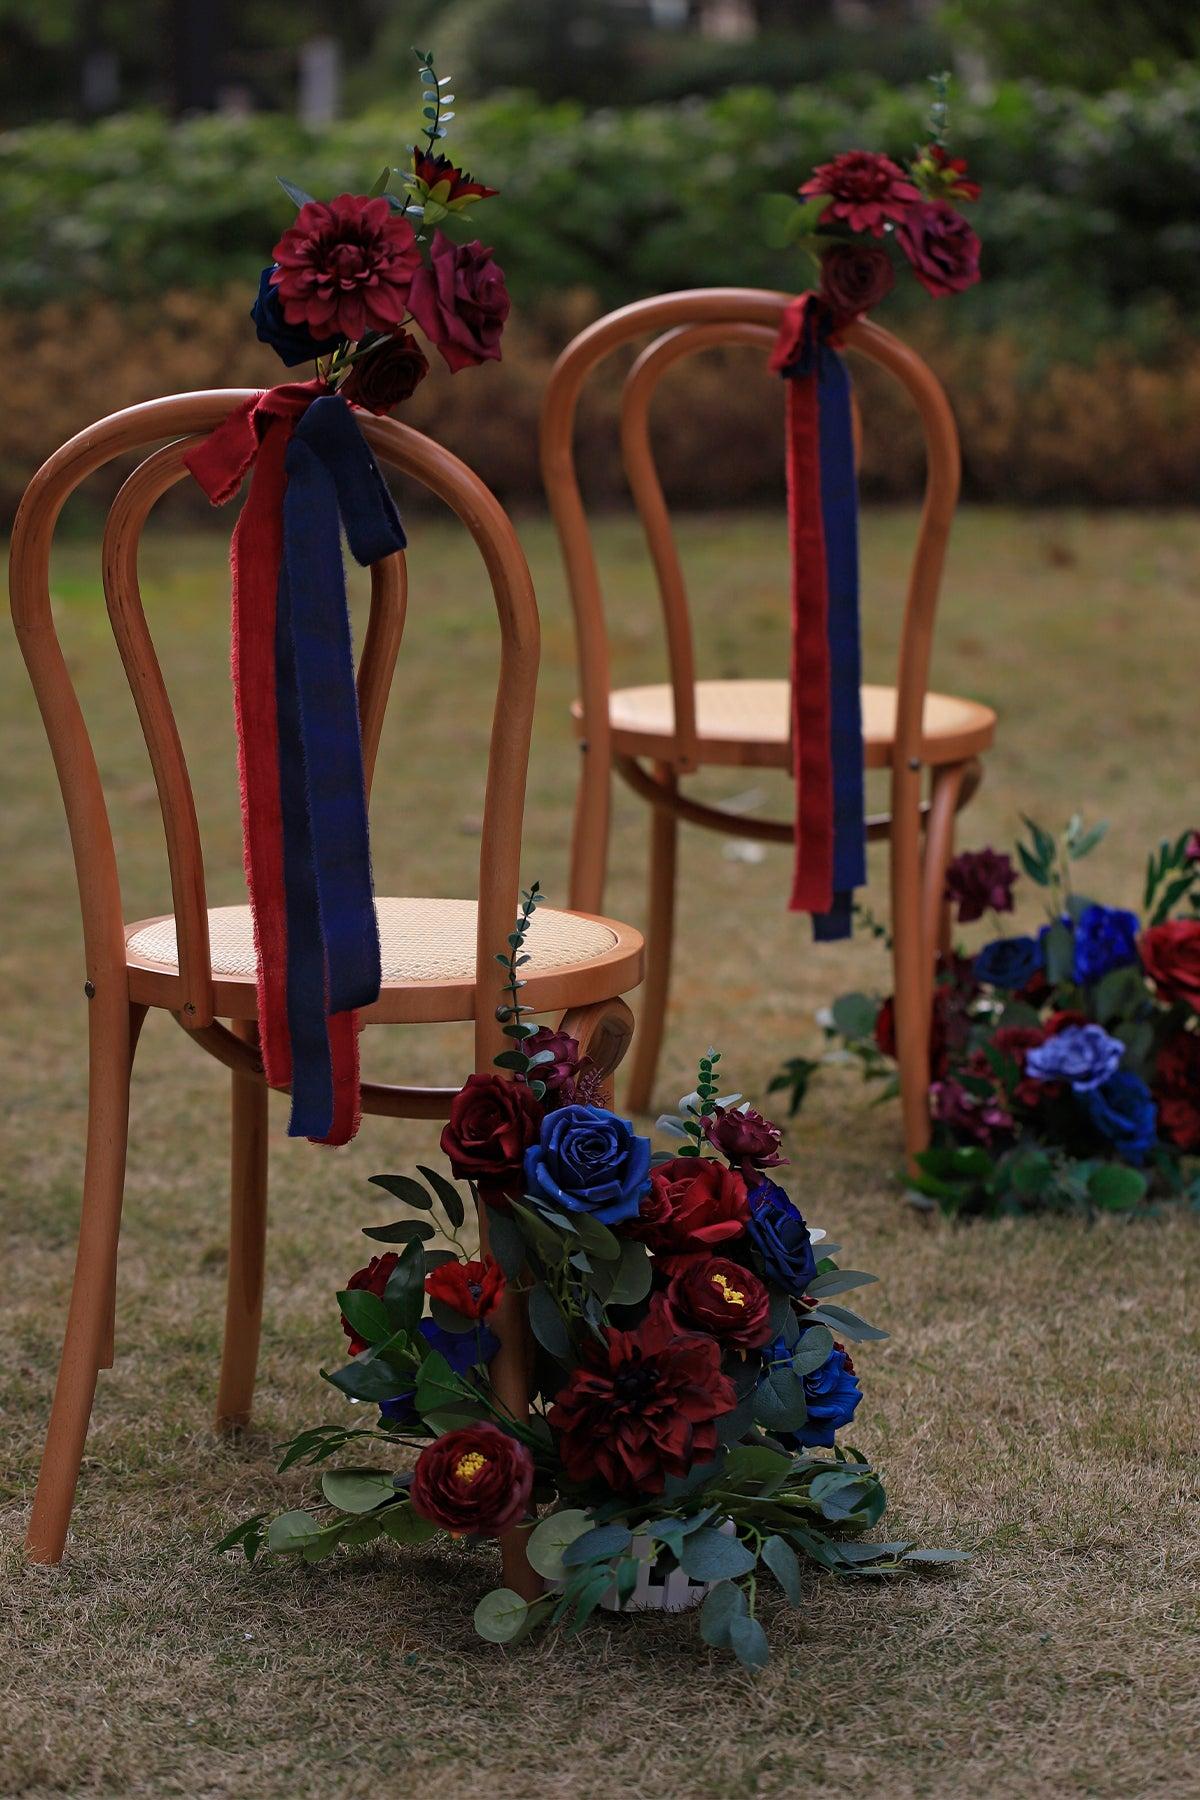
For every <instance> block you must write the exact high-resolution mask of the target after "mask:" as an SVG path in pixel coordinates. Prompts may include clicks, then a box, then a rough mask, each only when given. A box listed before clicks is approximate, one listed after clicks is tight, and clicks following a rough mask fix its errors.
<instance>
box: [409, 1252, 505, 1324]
mask: <svg viewBox="0 0 1200 1800" xmlns="http://www.w3.org/2000/svg"><path fill="white" fill-rule="evenodd" d="M505 1285H506V1284H505V1280H504V1271H503V1269H501V1267H500V1265H499V1263H497V1262H493V1260H492V1258H491V1257H490V1256H488V1257H485V1258H484V1260H483V1261H482V1262H465V1263H461V1262H446V1263H439V1264H438V1266H437V1268H436V1269H431V1270H430V1271H429V1273H428V1275H427V1276H426V1277H425V1292H426V1293H427V1294H428V1295H429V1297H430V1299H431V1300H441V1301H443V1302H444V1304H445V1305H446V1306H452V1307H453V1308H454V1310H455V1312H456V1313H461V1314H462V1316H463V1318H464V1319H486V1318H487V1316H488V1314H489V1313H492V1312H495V1310H496V1308H497V1307H498V1306H499V1304H500V1301H501V1299H502V1298H503V1295H504V1289H505Z"/></svg>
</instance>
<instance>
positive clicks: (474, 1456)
mask: <svg viewBox="0 0 1200 1800" xmlns="http://www.w3.org/2000/svg"><path fill="white" fill-rule="evenodd" d="M487 1462H488V1459H487V1457H486V1456H484V1455H483V1454H482V1453H481V1452H480V1451H478V1450H468V1451H467V1454H466V1455H465V1456H460V1457H459V1459H458V1461H457V1462H456V1463H455V1465H454V1473H455V1474H456V1475H457V1477H458V1479H459V1480H460V1481H474V1479H475V1477H476V1476H477V1475H480V1474H482V1472H483V1471H484V1469H486V1468H487Z"/></svg>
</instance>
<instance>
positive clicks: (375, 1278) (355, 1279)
mask: <svg viewBox="0 0 1200 1800" xmlns="http://www.w3.org/2000/svg"><path fill="white" fill-rule="evenodd" d="M399 1261H400V1257H399V1254H398V1253H397V1252H396V1251H395V1250H389V1251H387V1252H386V1254H385V1255H383V1256H373V1257H372V1258H371V1260H370V1262H369V1263H368V1264H367V1266H366V1268H365V1269H355V1271H354V1273H353V1275H352V1276H351V1277H350V1279H349V1281H348V1282H347V1283H346V1287H347V1288H353V1289H354V1290H356V1291H357V1290H358V1289H360V1288H362V1289H365V1290H366V1292H367V1293H368V1294H378V1295H379V1298H380V1299H381V1300H382V1299H383V1290H384V1288H385V1287H386V1286H387V1284H388V1282H389V1280H390V1279H391V1274H392V1270H393V1269H394V1268H395V1266H396V1264H397V1263H398V1262H399ZM342 1330H343V1331H344V1332H345V1334H346V1336H347V1337H348V1338H349V1339H350V1354H351V1356H358V1355H359V1354H360V1352H361V1351H363V1350H365V1349H366V1347H367V1346H366V1344H365V1343H364V1341H363V1339H362V1338H360V1337H359V1336H358V1335H357V1334H356V1333H355V1330H354V1327H353V1325H351V1323H350V1321H349V1319H348V1318H347V1317H346V1315H345V1313H343V1314H342Z"/></svg>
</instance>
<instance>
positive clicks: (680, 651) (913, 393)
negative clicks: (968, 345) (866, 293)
mask: <svg viewBox="0 0 1200 1800" xmlns="http://www.w3.org/2000/svg"><path fill="white" fill-rule="evenodd" d="M791 299H792V296H791V295H789V294H783V293H770V292H767V291H765V290H762V289H757V288H695V289H691V290H687V291H684V292H682V293H677V294H660V295H657V296H656V297H655V298H653V299H650V300H637V301H634V303H633V304H632V305H630V306H624V307H621V308H620V310H619V311H617V312H613V313H609V314H608V315H607V317H605V318H603V319H598V320H597V321H596V322H595V324H593V325H590V326H588V327H587V329H586V330H585V331H582V332H580V334H579V336H578V337H576V338H575V339H574V341H573V342H572V343H570V344H569V345H568V346H567V348H566V349H565V350H564V351H563V353H562V355H561V356H560V357H559V359H558V362H557V363H556V365H555V367H554V370H553V373H552V374H551V377H550V383H549V387H548V389H547V393H546V400H545V405H544V408H543V412H542V426H541V455H542V477H543V481H544V483H545V487H546V493H547V497H548V499H549V502H550V508H551V511H552V513H553V515H554V521H555V525H556V527H557V530H558V535H559V541H560V544H561V546H562V553H563V559H564V562H565V565H566V571H567V582H568V586H569V588H570V593H571V603H572V607H573V609H574V614H575V631H576V642H577V646H578V655H579V670H580V684H581V702H582V709H583V726H582V729H583V737H584V740H585V742H586V743H587V745H588V748H589V754H590V753H596V754H598V755H599V756H600V757H601V758H602V759H605V758H607V755H608V752H609V750H610V727H609V690H610V687H611V668H610V657H609V644H608V634H607V631H606V628H605V621H604V609H603V601H602V594H601V586H600V579H599V575H598V572H597V567H596V559H595V553H594V550H593V548H592V541H591V535H590V533H589V530H588V523H587V515H586V512H585V509H584V505H583V499H582V496H581V494H580V489H579V480H578V476H577V473H576V466H575V454H574V428H575V417H576V411H577V407H578V402H579V396H580V392H581V390H582V388H583V384H584V382H585V381H586V379H587V377H588V376H589V375H590V374H591V372H592V371H593V370H594V369H595V368H597V366H598V365H599V364H600V363H601V362H603V361H604V359H605V358H606V357H608V356H611V355H612V354H614V352H616V351H618V350H620V349H622V348H623V347H624V346H625V345H626V344H628V343H629V342H630V341H631V340H633V339H635V338H643V337H645V336H646V335H647V334H648V333H651V332H653V333H655V334H657V335H655V337H654V339H653V341H652V342H651V343H650V344H648V345H647V346H646V348H645V349H643V350H642V352H641V354H640V355H639V356H638V357H637V360H636V361H635V362H634V364H633V366H632V368H631V369H630V370H629V373H628V375H627V376H626V379H625V384H624V388H623V390H622V394H621V410H620V431H621V454H622V460H623V463H624V467H625V473H626V476H627V479H628V481H629V485H630V489H631V491H632V493H633V498H634V501H635V504H636V506H637V509H638V513H639V515H640V517H641V521H642V526H643V529H644V531H645V535H646V542H647V545H648V548H649V552H650V557H651V560H652V562H653V565H654V570H655V575H656V578H657V584H658V591H659V596H660V600H661V604H662V613H663V624H664V628H665V633H666V645H667V658H668V666H669V671H670V683H671V689H672V693H673V697H674V744H673V755H672V759H671V760H672V762H673V766H674V768H675V769H676V771H677V772H678V773H681V774H683V773H686V772H688V771H689V770H692V769H694V768H695V767H696V766H697V755H696V697H695V685H696V663H695V649H694V644H693V639H692V627H691V618H690V614H689V610H688V600H687V588H686V585H685V582H684V577H683V570H682V567H681V564H680V560H679V554H678V550H677V548H676V545H675V539H674V535H673V533H672V530H671V522H670V515H669V513H668V510H667V504H666V500H665V498H664V495H663V490H662V484H661V482H660V480H659V477H658V471H657V468H656V466H655V461H654V452H653V448H652V444H651V437H650V403H651V401H652V399H653V396H654V392H655V389H656V388H657V386H658V383H659V381H660V380H661V379H662V377H663V375H664V374H665V373H666V371H667V370H668V369H669V368H671V367H672V365H673V364H675V363H676V362H678V361H679V360H680V359H681V358H682V357H687V356H692V355H694V354H696V353H697V352H699V351H702V350H710V349H713V348H715V347H716V346H718V345H729V344H741V345H748V346H750V347H751V348H755V349H759V350H761V351H762V352H763V354H764V357H765V356H766V355H767V354H768V353H769V352H770V350H771V348H772V346H773V345H774V342H775V338H776V334H777V332H778V330H779V325H780V322H781V320H782V317H783V313H784V310H785V308H786V307H787V306H788V305H789V303H790V301H791ZM843 335H844V342H845V347H846V349H847V350H848V351H849V352H850V353H851V355H852V356H861V357H863V358H865V359H866V360H867V361H869V362H873V363H876V364H878V365H879V367H880V368H882V369H885V370H886V371H887V372H888V374H889V375H891V376H893V377H894V378H895V380H897V381H898V382H899V383H900V385H901V387H902V388H904V390H905V391H906V393H907V394H908V396H909V398H910V399H911V401H912V402H913V405H914V406H915V407H916V410H917V413H918V415H919V418H920V422H921V427H922V432H923V435H924V442H925V455H926V478H925V499H924V505H923V508H922V511H921V521H920V525H919V527H918V530H917V538H916V545H915V548H914V552H913V559H912V564H911V568H910V573H909V582H908V594H907V599H906V603H905V608H904V617H903V623H902V627H901V633H900V656H899V669H898V674H897V683H896V686H897V690H898V691H897V716H896V737H895V744H894V747H893V770H894V771H895V770H899V771H904V772H912V770H913V766H914V763H915V764H916V765H917V766H919V758H920V753H921V724H922V716H923V712H924V703H925V693H926V690H927V688H928V684H929V661H930V653H931V647H932V639H933V625H934V616H935V613H936V610H937V601H938V592H939V588H940V585H941V576H942V564H943V560H944V557H945V549H946V540H947V538H948V536H949V532H950V526H951V522H952V520H953V517H954V508H955V505H956V503H957V500H958V487H959V450H958V433H957V431H956V429H955V425H954V418H953V415H952V413H951V411H950V407H949V404H948V402H947V400H946V396H945V393H944V392H943V390H942V387H941V385H940V383H939V382H938V380H937V378H936V377H935V376H934V374H933V372H932V371H931V370H930V369H929V368H928V366H927V365H926V364H925V363H924V362H923V361H922V360H921V358H920V357H919V356H918V355H917V354H916V353H915V351H913V350H910V349H909V348H908V346H907V345H906V344H904V343H902V342H901V340H900V339H899V338H897V337H894V336H893V335H892V333H891V332H890V331H884V330H883V329H882V328H881V327H880V326H878V325H873V324H871V323H869V322H867V321H861V322H860V323H858V324H855V325H851V326H849V327H848V328H847V329H846V331H845V332H844V334H843ZM857 425H858V419H857V412H856V415H855V426H856V432H855V441H856V446H857V441H858V431H857ZM781 429H782V427H781Z"/></svg>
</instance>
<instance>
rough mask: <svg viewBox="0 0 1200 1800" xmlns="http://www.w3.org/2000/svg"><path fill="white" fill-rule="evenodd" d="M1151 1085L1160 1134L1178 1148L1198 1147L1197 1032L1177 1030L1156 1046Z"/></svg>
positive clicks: (1199, 1069)
mask: <svg viewBox="0 0 1200 1800" xmlns="http://www.w3.org/2000/svg"><path fill="white" fill-rule="evenodd" d="M1151 1085H1152V1087H1153V1089H1154V1097H1155V1099H1156V1100H1157V1101H1158V1124H1159V1130H1160V1131H1161V1132H1162V1135H1163V1136H1164V1137H1165V1138H1166V1139H1167V1140H1168V1142H1170V1143H1172V1144H1174V1145H1175V1146H1176V1147H1177V1149H1180V1150H1188V1151H1196V1150H1200V1033H1197V1032H1194V1031H1177V1032H1175V1034H1174V1035H1173V1036H1172V1037H1169V1038H1168V1039H1167V1040H1166V1042H1165V1043H1164V1044H1162V1045H1161V1046H1160V1047H1159V1052H1158V1057H1157V1060H1156V1062H1155V1065H1154V1080H1153V1082H1152V1084H1151Z"/></svg>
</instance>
